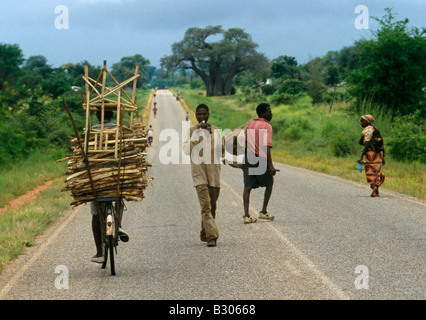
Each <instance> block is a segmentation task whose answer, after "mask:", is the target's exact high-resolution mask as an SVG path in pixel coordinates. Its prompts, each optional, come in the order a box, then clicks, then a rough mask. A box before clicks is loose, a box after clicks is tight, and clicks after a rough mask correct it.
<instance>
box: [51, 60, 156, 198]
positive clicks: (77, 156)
mask: <svg viewBox="0 0 426 320" xmlns="http://www.w3.org/2000/svg"><path fill="white" fill-rule="evenodd" d="M138 67H139V66H137V67H136V71H135V75H134V76H133V77H131V78H130V79H127V80H126V81H124V82H122V83H121V84H120V83H118V82H117V81H116V80H115V79H114V78H113V76H112V75H111V74H110V73H109V72H108V70H107V69H106V62H104V68H103V69H102V71H101V74H100V75H99V77H98V79H97V80H94V79H92V78H90V77H89V76H88V68H87V66H86V67H85V75H84V76H83V79H84V80H85V81H86V99H85V101H83V108H84V109H85V110H86V127H85V131H84V133H83V135H79V134H78V132H77V129H76V127H75V124H74V120H73V119H72V116H71V114H70V112H69V109H68V107H67V105H66V103H65V101H64V104H65V107H66V108H67V111H68V114H69V116H70V118H71V121H72V123H73V126H74V130H75V133H76V137H71V138H70V142H71V149H72V154H71V155H69V156H68V157H66V158H64V159H61V160H58V161H68V162H67V164H68V170H67V172H66V175H67V178H66V180H65V183H66V186H65V188H63V189H62V191H71V195H72V197H73V201H72V202H71V205H72V206H78V205H80V204H82V203H86V202H90V201H93V200H100V199H115V198H123V199H125V200H128V201H142V199H143V198H144V194H143V193H144V190H145V189H146V188H147V186H148V182H149V181H150V180H152V178H149V177H148V176H147V175H146V173H147V170H148V167H151V164H150V163H148V162H146V159H145V158H146V148H147V146H148V142H147V140H148V139H147V137H146V130H145V125H144V124H143V123H134V121H133V113H134V112H136V113H137V106H136V104H135V89H136V79H137V77H138V76H139V74H138ZM107 75H109V76H110V77H112V79H113V80H114V82H115V83H116V84H117V85H116V86H115V87H114V88H112V89H110V88H108V87H106V86H105V83H106V76H107ZM100 79H102V82H100V81H99V80H100ZM131 81H133V94H132V97H131V98H130V97H129V96H128V95H127V93H126V92H125V91H124V86H125V85H126V84H128V83H130V82H131ZM98 86H100V88H98ZM111 94H112V95H113V96H115V98H116V99H115V100H111V99H107V98H106V97H107V96H110V95H111ZM92 95H95V97H94V98H93V97H92ZM123 97H125V98H127V99H123ZM91 111H96V112H97V113H99V114H100V117H99V120H100V126H97V127H95V128H96V129H95V128H93V127H92V126H91V123H90V118H91V116H90V112H91ZM110 111H115V112H116V118H117V119H116V120H117V121H116V122H117V123H116V125H115V126H114V125H113V126H111V124H109V125H108V126H105V121H104V120H105V112H110ZM125 112H130V124H129V125H124V124H123V119H124V113H125Z"/></svg>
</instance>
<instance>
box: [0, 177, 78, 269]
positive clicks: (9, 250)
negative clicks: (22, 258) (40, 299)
mask: <svg viewBox="0 0 426 320" xmlns="http://www.w3.org/2000/svg"><path fill="white" fill-rule="evenodd" d="M62 187H63V178H57V179H55V181H54V182H53V184H52V186H51V187H50V188H48V189H46V190H44V191H41V192H40V193H39V196H38V198H37V200H36V201H35V202H33V203H26V204H24V205H23V206H22V207H20V208H18V209H9V210H7V211H5V212H4V213H3V214H2V215H0V273H1V272H2V270H3V268H4V266H5V265H6V264H7V263H9V262H11V261H12V260H13V259H15V258H16V257H18V256H19V255H21V254H23V253H24V252H25V248H26V247H31V246H34V245H37V244H36V243H35V239H36V236H37V235H39V234H41V233H42V232H43V231H45V230H46V228H47V227H48V226H49V225H50V224H51V223H52V222H53V221H55V220H56V219H57V218H59V217H60V216H61V215H62V213H63V212H64V211H65V210H67V209H69V204H70V202H71V196H70V195H69V194H66V193H61V191H60V190H61V188H62Z"/></svg>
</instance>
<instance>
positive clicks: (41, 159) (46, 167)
mask: <svg viewBox="0 0 426 320" xmlns="http://www.w3.org/2000/svg"><path fill="white" fill-rule="evenodd" d="M66 152H67V151H66V150H36V151H35V152H33V153H32V154H31V155H29V156H28V158H27V159H25V160H22V161H19V162H17V163H15V164H13V165H12V166H11V167H10V168H8V169H2V170H0V190H2V192H1V193H0V208H3V207H4V206H5V205H6V204H8V203H9V202H10V201H11V200H12V199H14V198H16V197H18V196H20V195H23V194H24V193H26V192H27V191H29V190H32V189H34V188H35V187H37V186H40V185H42V184H44V183H45V182H47V181H49V180H52V179H55V178H58V177H60V176H63V174H64V173H65V171H66V163H56V162H55V160H57V159H60V158H61V157H63V156H64V155H65V154H66Z"/></svg>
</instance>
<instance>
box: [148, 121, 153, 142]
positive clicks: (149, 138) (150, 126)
mask: <svg viewBox="0 0 426 320" xmlns="http://www.w3.org/2000/svg"><path fill="white" fill-rule="evenodd" d="M147 136H148V144H149V146H151V144H152V140H153V139H154V130H153V129H152V125H149V128H148V131H147Z"/></svg>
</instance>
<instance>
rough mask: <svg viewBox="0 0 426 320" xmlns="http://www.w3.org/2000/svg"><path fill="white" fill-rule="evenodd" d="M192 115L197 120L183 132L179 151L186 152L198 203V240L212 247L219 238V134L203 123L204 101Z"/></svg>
mask: <svg viewBox="0 0 426 320" xmlns="http://www.w3.org/2000/svg"><path fill="white" fill-rule="evenodd" d="M195 116H196V118H197V121H198V124H197V125H195V126H193V127H191V128H190V129H189V130H188V132H187V133H186V137H185V140H184V143H183V151H184V152H185V154H187V155H190V159H191V172H192V179H193V182H194V187H195V189H196V191H197V196H198V201H199V203H200V207H201V231H200V240H201V241H203V242H207V246H208V247H214V246H216V242H217V239H218V238H219V231H218V228H217V225H216V222H215V218H216V202H217V200H218V198H219V193H220V175H221V167H220V166H221V160H220V157H221V156H222V155H223V147H222V138H221V135H220V132H219V130H215V129H217V128H216V127H215V126H212V125H210V124H208V123H207V122H208V120H209V116H210V114H209V107H208V106H207V105H205V104H200V105H198V106H197V108H196V113H195Z"/></svg>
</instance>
